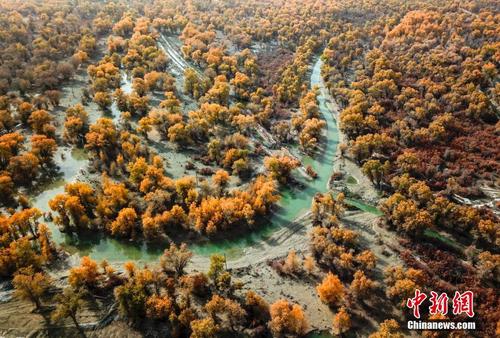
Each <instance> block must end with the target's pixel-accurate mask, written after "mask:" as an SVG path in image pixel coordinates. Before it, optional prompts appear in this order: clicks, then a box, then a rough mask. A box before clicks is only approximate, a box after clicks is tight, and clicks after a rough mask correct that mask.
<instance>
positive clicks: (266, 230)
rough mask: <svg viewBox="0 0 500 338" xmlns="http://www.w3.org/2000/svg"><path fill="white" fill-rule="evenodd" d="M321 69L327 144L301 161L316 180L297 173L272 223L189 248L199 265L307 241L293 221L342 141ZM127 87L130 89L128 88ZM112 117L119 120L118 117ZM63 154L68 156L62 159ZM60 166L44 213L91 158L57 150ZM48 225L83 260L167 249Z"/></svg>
mask: <svg viewBox="0 0 500 338" xmlns="http://www.w3.org/2000/svg"><path fill="white" fill-rule="evenodd" d="M321 65H322V61H321V60H320V59H318V61H316V63H315V64H314V66H313V69H312V73H311V81H310V82H311V86H315V85H317V86H318V87H319V89H320V91H319V95H318V101H319V108H320V111H321V113H322V116H323V119H324V120H325V121H326V124H327V126H326V137H325V139H326V140H325V142H324V145H323V146H324V148H323V149H322V152H321V154H320V155H318V156H317V157H315V158H311V157H309V156H303V157H302V158H301V161H302V163H303V165H304V166H306V165H311V166H312V167H313V168H314V170H315V171H316V172H317V173H318V178H317V179H315V180H307V179H306V178H304V177H302V176H301V175H296V176H297V179H298V180H300V181H301V182H302V183H303V184H304V186H305V188H301V189H292V188H286V189H283V190H282V192H281V200H280V202H279V205H278V208H277V210H276V213H275V214H273V216H272V217H271V219H270V220H269V221H268V222H266V223H265V224H263V225H262V226H260V227H259V228H258V229H254V231H251V232H249V233H248V234H246V235H241V236H238V238H231V239H227V240H221V241H215V242H207V243H202V244H193V245H191V247H190V248H191V250H192V251H193V252H194V253H195V256H194V258H193V261H195V262H196V261H197V262H199V263H200V265H201V262H206V260H207V259H208V256H209V255H211V254H214V253H224V254H225V255H226V256H227V258H228V261H229V262H231V261H233V262H236V261H238V260H240V261H241V262H243V263H242V264H245V263H244V262H248V263H251V261H252V260H254V261H255V259H256V258H255V257H261V258H262V259H264V258H265V256H264V255H265V253H266V252H274V253H278V252H279V253H280V254H285V253H286V252H287V251H288V250H289V249H290V248H297V246H303V245H305V244H306V243H307V240H305V239H306V233H305V232H306V230H307V229H305V226H304V222H300V221H297V222H294V220H297V219H300V217H302V218H304V217H307V213H308V210H309V208H310V205H311V201H312V197H313V196H314V194H316V193H317V192H325V191H327V184H328V180H329V178H330V175H331V174H332V170H333V161H334V160H335V153H336V149H337V145H338V140H339V133H338V128H337V123H336V119H335V117H334V114H335V112H334V111H333V110H332V109H331V108H329V100H333V98H332V97H331V96H330V94H329V93H328V91H327V89H326V88H325V86H324V83H323V80H322V77H321ZM123 82H124V86H127V87H128V86H130V82H129V81H126V79H124V81H123ZM126 89H127V90H129V88H126ZM330 107H331V106H330ZM113 115H115V114H113ZM114 117H115V119H117V117H118V116H114ZM61 153H64V156H63V157H62V156H61ZM56 162H57V164H58V165H59V166H60V167H61V172H62V177H60V178H59V179H58V180H57V181H56V183H54V184H52V185H50V186H48V187H46V189H45V190H44V191H43V192H41V193H40V194H39V195H37V196H35V197H34V198H33V204H34V206H35V207H37V208H39V209H40V210H42V211H50V209H49V207H48V201H49V199H51V198H53V197H54V196H55V195H56V194H58V193H61V192H63V191H64V184H65V183H67V182H71V181H75V180H77V179H78V178H79V175H80V174H81V171H82V170H83V168H86V164H87V158H86V156H85V153H83V152H78V151H71V150H70V149H68V148H62V149H61V150H60V151H58V154H57V156H56ZM348 203H349V204H352V205H354V206H356V207H358V208H360V209H365V210H366V211H371V210H370V206H368V205H365V204H363V203H361V202H359V201H348ZM48 225H49V227H50V228H51V230H52V235H53V238H54V240H55V242H57V243H59V244H60V245H61V246H62V247H64V248H65V249H66V250H67V251H68V252H70V253H76V254H78V255H80V256H83V255H89V256H91V257H92V258H93V259H96V260H101V259H106V260H108V261H110V262H123V261H127V260H135V261H141V262H150V261H154V260H156V259H157V258H158V256H159V255H160V254H161V253H162V251H163V249H164V248H159V247H155V246H150V245H147V244H140V243H138V242H135V241H123V240H117V239H114V238H110V237H108V236H105V235H98V234H92V235H79V236H74V235H68V234H65V233H61V232H60V231H59V229H58V228H57V227H56V226H55V225H54V224H53V223H51V222H49V224H48ZM292 237H293V238H295V240H294V241H292V240H290V239H291V238H292ZM297 249H298V248H297ZM259 255H260V256H259ZM245 256H247V257H245ZM249 256H252V257H253V258H252V257H249Z"/></svg>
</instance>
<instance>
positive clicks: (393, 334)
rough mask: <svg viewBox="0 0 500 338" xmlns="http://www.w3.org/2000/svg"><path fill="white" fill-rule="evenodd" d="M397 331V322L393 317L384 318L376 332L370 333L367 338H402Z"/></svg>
mask: <svg viewBox="0 0 500 338" xmlns="http://www.w3.org/2000/svg"><path fill="white" fill-rule="evenodd" d="M403 337H404V336H403V334H402V333H400V332H399V324H398V323H397V322H396V321H395V320H394V319H386V320H384V321H383V322H382V323H380V327H379V329H378V331H377V332H375V333H372V334H371V335H370V336H369V338H403Z"/></svg>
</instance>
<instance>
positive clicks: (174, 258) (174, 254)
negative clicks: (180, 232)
mask: <svg viewBox="0 0 500 338" xmlns="http://www.w3.org/2000/svg"><path fill="white" fill-rule="evenodd" d="M192 256H193V253H192V252H191V251H189V249H188V247H187V244H186V243H182V244H181V245H180V246H177V245H176V244H175V243H173V242H171V243H170V246H169V248H168V249H165V251H164V252H163V255H162V256H161V257H160V266H161V268H162V269H163V271H165V272H172V271H173V272H175V274H176V275H177V276H178V277H179V276H182V275H183V274H184V268H185V267H186V265H187V264H188V263H189V261H190V260H191V257H192Z"/></svg>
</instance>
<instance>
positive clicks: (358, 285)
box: [349, 270, 377, 300]
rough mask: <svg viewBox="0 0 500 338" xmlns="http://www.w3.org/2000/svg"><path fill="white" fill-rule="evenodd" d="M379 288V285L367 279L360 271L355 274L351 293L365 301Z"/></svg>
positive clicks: (350, 289)
mask: <svg viewBox="0 0 500 338" xmlns="http://www.w3.org/2000/svg"><path fill="white" fill-rule="evenodd" d="M376 287H377V283H376V282H374V281H373V280H371V279H370V278H368V277H366V275H365V273H364V272H363V271H361V270H358V271H356V272H355V273H354V279H353V280H352V282H351V286H350V288H349V291H350V292H351V293H352V294H353V295H354V297H356V298H357V299H361V300H363V299H365V298H366V297H367V296H368V295H370V294H372V293H373V291H374V289H375V288H376Z"/></svg>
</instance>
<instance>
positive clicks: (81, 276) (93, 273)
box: [68, 256, 100, 289]
mask: <svg viewBox="0 0 500 338" xmlns="http://www.w3.org/2000/svg"><path fill="white" fill-rule="evenodd" d="M99 275H100V273H99V268H98V266H97V263H96V262H95V261H94V260H92V259H91V258H90V257H89V256H84V257H83V258H82V260H81V262H80V266H77V267H74V268H72V269H71V270H70V271H69V277H68V281H69V284H70V285H71V286H72V287H73V288H75V289H76V288H81V287H88V288H93V287H96V286H97V283H98V280H99Z"/></svg>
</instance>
